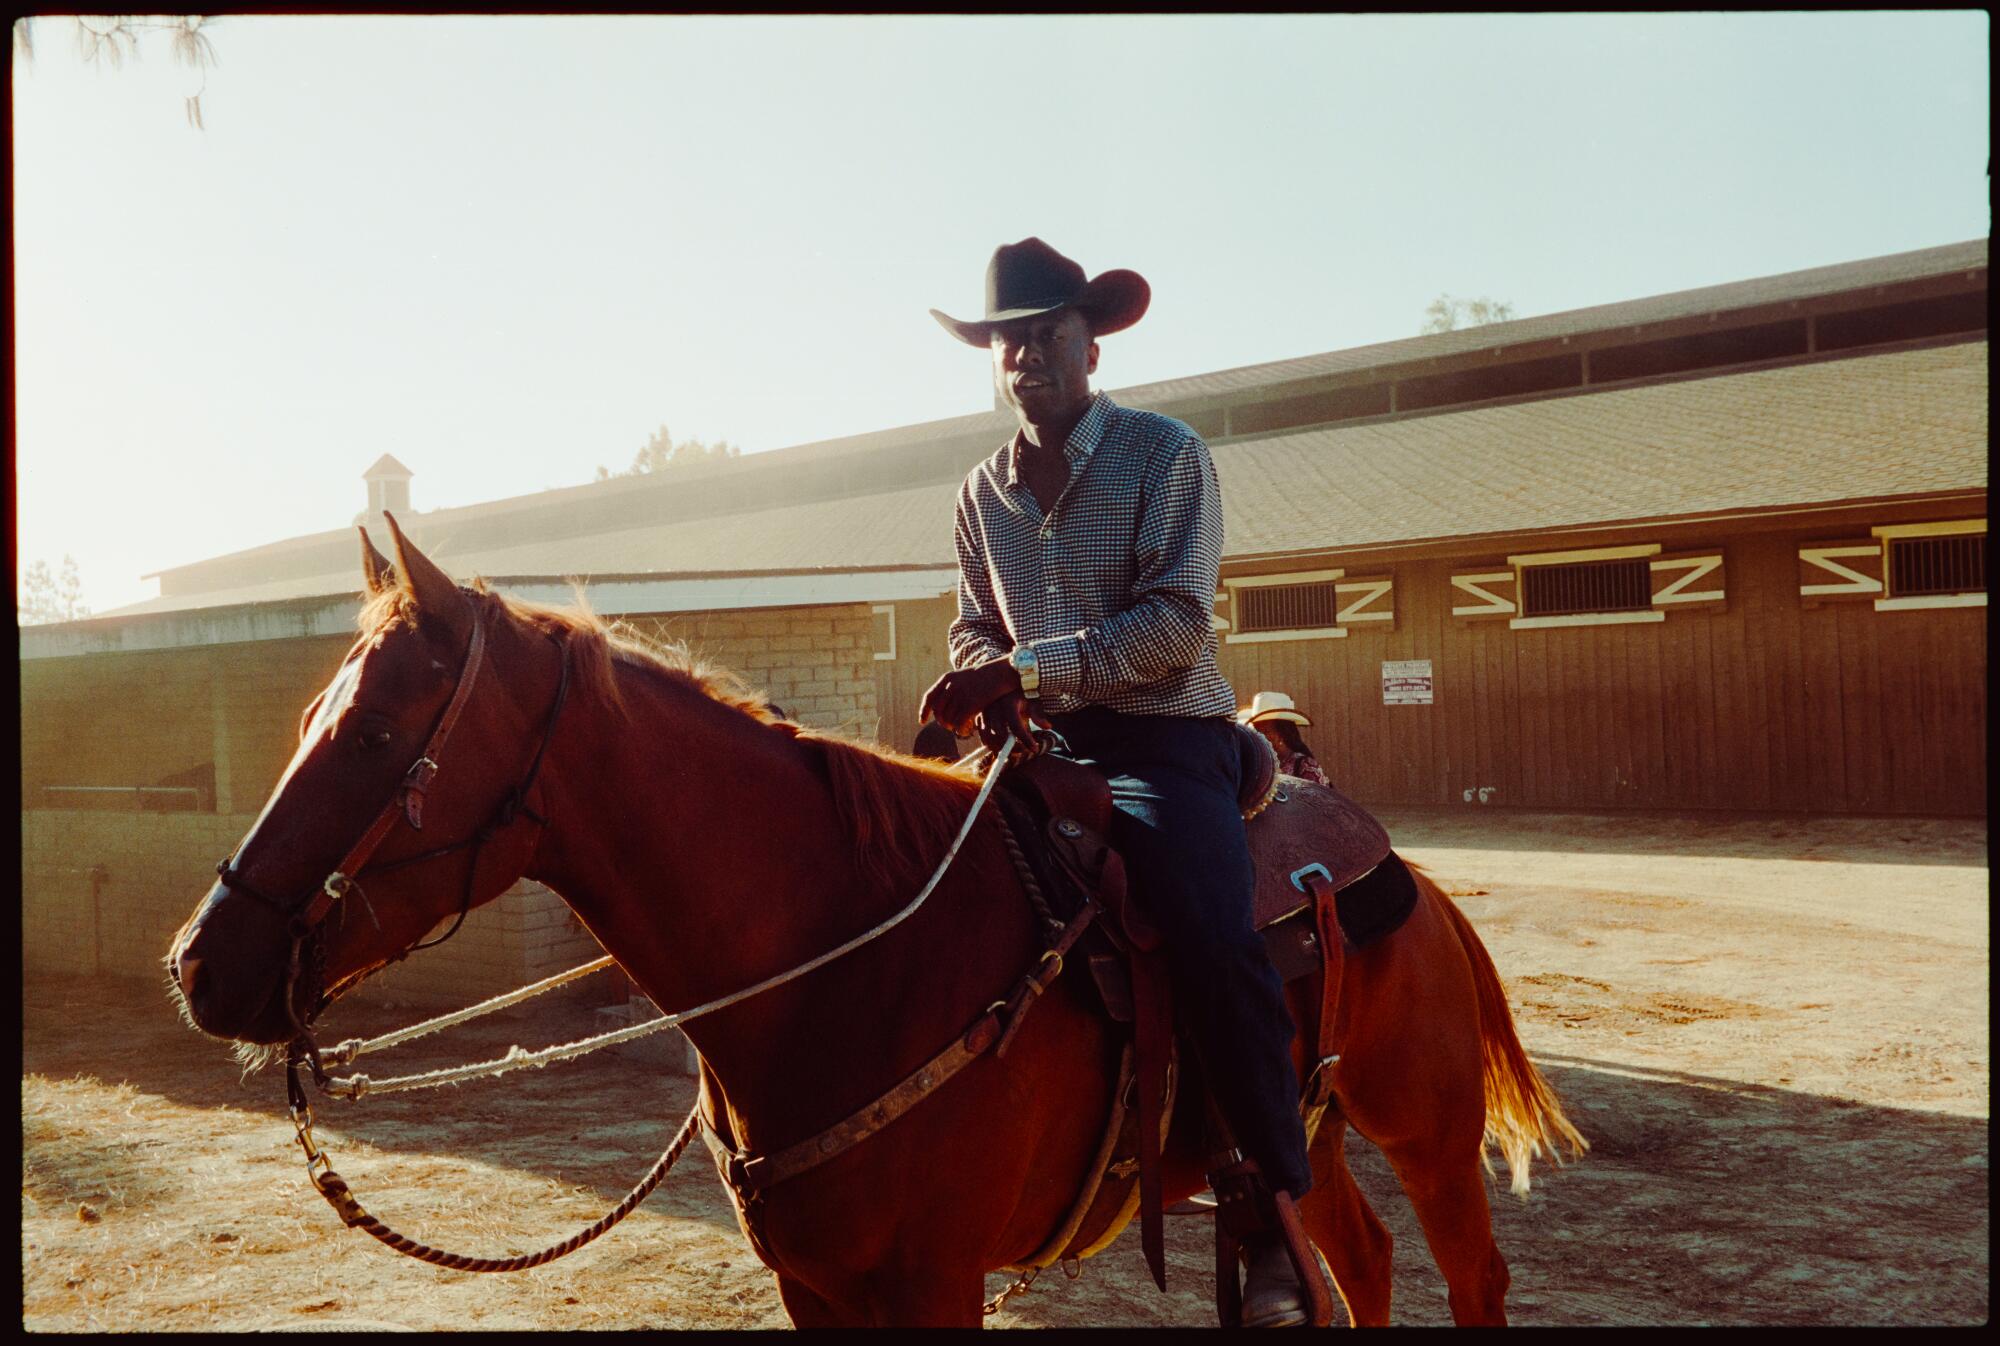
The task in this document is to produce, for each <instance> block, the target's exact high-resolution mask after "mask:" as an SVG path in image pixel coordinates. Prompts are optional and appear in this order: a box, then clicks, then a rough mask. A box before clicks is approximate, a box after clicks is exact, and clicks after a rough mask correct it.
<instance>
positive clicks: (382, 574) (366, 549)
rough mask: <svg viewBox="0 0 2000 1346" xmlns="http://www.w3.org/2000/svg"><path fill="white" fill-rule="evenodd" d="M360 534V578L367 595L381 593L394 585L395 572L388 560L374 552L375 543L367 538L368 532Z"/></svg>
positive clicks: (363, 529) (379, 553) (361, 530)
mask: <svg viewBox="0 0 2000 1346" xmlns="http://www.w3.org/2000/svg"><path fill="white" fill-rule="evenodd" d="M359 531H360V533H361V578H362V580H363V581H364V582H365V583H366V584H367V586H368V592H369V594H370V595H371V596H372V595H375V594H379V593H381V592H382V591H383V590H384V589H387V588H389V587H391V586H392V585H394V584H395V582H396V572H395V570H394V568H392V567H391V566H390V564H389V558H388V557H386V556H384V555H383V554H382V553H381V552H379V551H376V550H375V543H374V542H373V541H372V540H371V539H370V538H369V536H368V530H367V529H366V528H362V529H360V530H359Z"/></svg>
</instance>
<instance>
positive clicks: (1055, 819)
mask: <svg viewBox="0 0 2000 1346" xmlns="http://www.w3.org/2000/svg"><path fill="white" fill-rule="evenodd" d="M1239 729H1240V732H1241V739H1240V747H1241V751H1242V754H1243V771H1242V781H1243V784H1242V789H1241V791H1240V793H1239V799H1238V803H1239V806H1240V807H1241V808H1242V810H1243V815H1244V819H1245V821H1246V823H1247V825H1248V828H1247V830H1248V837H1249V842H1250V852H1251V857H1252V859H1253V861H1254V863H1255V866H1256V873H1257V886H1256V892H1255V896H1254V898H1253V901H1252V915H1253V920H1254V923H1255V926H1256V928H1257V929H1258V930H1259V931H1261V932H1262V933H1263V936H1264V941H1265V947H1266V948H1267V949H1268V950H1269V952H1270V955H1271V962H1272V964H1273V965H1274V966H1275V967H1276V968H1277V970H1278V974H1279V976H1280V977H1281V978H1282V979H1283V980H1284V981H1285V982H1286V983H1288V984H1290V983H1293V982H1301V981H1305V982H1306V983H1307V984H1306V985H1304V986H1302V987H1301V988H1299V989H1300V991H1301V992H1302V993H1303V994H1302V995H1301V996H1300V999H1302V1000H1303V1001H1304V1002H1305V1003H1307V1004H1309V1005H1311V1006H1313V1007H1314V1012H1313V1014H1312V1015H1311V1016H1310V1017H1309V1018H1308V1020H1307V1021H1305V1022H1302V1023H1301V1024H1300V1025H1299V1032H1300V1035H1301V1037H1302V1039H1303V1040H1304V1042H1305V1043H1306V1045H1307V1047H1308V1051H1309V1060H1310V1061H1311V1062H1312V1063H1313V1064H1312V1065H1311V1067H1310V1069H1309V1071H1308V1074H1307V1077H1306V1079H1305V1081H1304V1084H1303V1087H1302V1090H1301V1098H1300V1105H1299V1106H1300V1109H1301V1113H1302V1116H1303V1118H1304V1120H1305V1124H1306V1130H1307V1135H1308V1136H1310V1135H1311V1134H1312V1133H1313V1131H1314V1130H1315V1129H1316V1128H1317V1126H1318V1124H1319V1120H1320V1118H1321V1116H1322V1115H1323V1114H1324V1112H1325V1109H1326V1107H1327V1106H1328V1103H1329V1102H1330V1100H1331V1098H1332V1073H1331V1067H1332V1066H1333V1065H1334V1063H1335V1062H1336V1061H1337V1060H1338V1059H1339V1057H1338V1055H1337V1052H1336V1043H1337V1038H1336V1036H1335V1029H1336V1024H1335V1022H1334V1012H1335V1009H1336V1007H1337V1006H1338V1004H1339V998H1340V978H1341V969H1342V965H1343V962H1344V958H1345V953H1346V951H1347V950H1348V949H1349V948H1358V947H1361V946H1364V945H1367V944H1370V943H1373V942H1374V941H1375V940H1378V939H1380V938H1382V937H1384V936H1385V935H1387V934H1389V933H1390V932H1391V931H1393V930H1394V929H1396V928H1397V927H1398V926H1400V925H1401V924H1402V922H1403V920H1404V919H1405V918H1406V917H1407V916H1408V915H1409V912H1410V911H1411V909H1412V908H1413V907H1414V906H1415V903H1416V887H1415V884H1414V882H1413V881H1412V879H1411V877H1410V874H1409V871H1408V870H1407V869H1406V868H1405V867H1404V865H1403V863H1402V861H1401V860H1400V859H1399V858H1397V856H1396V855H1395V853H1394V852H1393V851H1392V850H1391V849H1390V845H1389V836H1388V833H1387V832H1385V831H1384V830H1383V828H1382V826H1381V824H1380V823H1378V822H1377V821H1376V820H1375V819H1374V818H1373V817H1371V816H1370V815H1369V813H1368V811H1367V810H1366V809H1363V808H1362V807H1361V806H1360V805H1359V804H1356V803H1355V802H1354V801H1353V800H1351V799H1349V798H1348V797H1347V796H1346V795H1344V794H1342V793H1341V792H1340V791H1339V790H1337V789H1334V788H1331V787H1327V786H1320V785H1314V784H1310V783H1308V782H1306V781H1303V780H1300V779H1298V778H1297V777H1292V776H1283V775H1280V774H1279V771H1278V761H1277V754H1276V753H1275V752H1274V751H1273V750H1272V748H1271V746H1270V744H1269V743H1268V742H1267V741H1266V740H1265V739H1264V737H1263V735H1261V734H1259V733H1257V732H1256V731H1255V730H1253V729H1250V728H1248V727H1242V726H1239ZM1002 781H1003V784H1005V785H1006V786H1008V787H1009V788H1008V789H1004V790H1003V791H1002V793H1001V796H1000V802H1001V804H1002V809H1003V812H1004V814H1005V815H1006V816H1007V818H1008V823H1009V827H1010V829H1011V830H1013V831H1014V832H1015V834H1016V835H1017V836H1019V837H1023V838H1024V839H1025V838H1026V837H1027V836H1033V837H1035V838H1036V839H1038V840H1039V841H1040V842H1041V845H1039V846H1037V845H1034V844H1032V843H1029V844H1027V845H1024V846H1023V848H1022V849H1023V851H1024V852H1025V858H1026V860H1027V862H1028V865H1029V868H1030V870H1031V871H1032V872H1034V873H1036V874H1037V875H1038V876H1039V877H1040V879H1041V883H1040V886H1041V887H1042V888H1043V889H1044V890H1045V892H1047V893H1049V894H1050V895H1051V897H1052V898H1053V902H1052V904H1051V908H1052V910H1051V912H1050V913H1049V914H1050V915H1051V916H1052V917H1053V918H1054V919H1056V920H1059V921H1068V920H1069V919H1071V918H1072V917H1073V916H1074V915H1075V913H1076V912H1077V911H1078V910H1079V909H1081V907H1082V906H1083V904H1084V903H1086V902H1090V903H1095V904H1096V905H1097V906H1098V908H1099V909H1100V912H1101V915H1100V918H1099V919H1098V920H1097V921H1096V922H1095V923H1094V925H1093V926H1092V928H1091V929H1090V930H1089V931H1088V932H1087V933H1086V934H1085V935H1084V937H1083V941H1082V945H1081V947H1080V948H1079V949H1078V952H1083V953H1085V954H1086V962H1087V965H1088V967H1089V968H1090V972H1091V978H1092V981H1093V983H1094V984H1095V986H1096V989H1097V993H1098V995H1099V997H1100V999H1101V1000H1102V1001H1103V1004H1104V1009H1105V1012H1106V1013H1107V1014H1108V1015H1109V1017H1110V1018H1111V1019H1112V1020H1113V1021H1115V1022H1116V1023H1118V1024H1121V1025H1128V1026H1129V1030H1128V1031H1129V1032H1130V1034H1131V1037H1130V1041H1129V1042H1128V1044H1127V1046H1126V1048H1125V1051H1124V1061H1123V1064H1122V1066H1121V1079H1120V1080H1119V1082H1118V1087H1117V1090H1116V1093H1115V1096H1114V1100H1113V1104H1112V1108H1111V1116H1110V1117H1109V1118H1108V1119H1107V1125H1106V1131H1105V1136H1104V1141H1103V1143H1102V1144H1101V1146H1100V1150H1101V1153H1100V1156H1099V1157H1100V1160H1101V1162H1100V1163H1098V1164H1097V1165H1095V1166H1094V1168H1093V1169H1092V1171H1091V1174H1090V1176H1089V1177H1088V1178H1087V1179H1086V1182H1085V1187H1084V1190H1083V1191H1082V1192H1081V1193H1080V1194H1079V1196H1078V1198H1077V1201H1076V1203H1075V1205H1074V1206H1073V1208H1072V1210H1071V1211H1070V1213H1069V1218H1068V1219H1067V1220H1065V1222H1064V1224H1063V1226H1062V1227H1061V1228H1059V1229H1058V1230H1057V1231H1056V1233H1055V1235H1054V1236H1053V1237H1052V1238H1051V1239H1050V1240H1049V1241H1048V1243H1047V1244H1045V1245H1044V1246H1043V1248H1042V1249H1041V1250H1040V1251H1039V1252H1038V1253H1037V1254H1036V1255H1035V1256H1034V1257H1032V1258H1030V1259H1028V1261H1026V1262H1024V1263H1022V1264H1021V1265H1020V1266H1019V1267H1015V1268H1009V1269H1010V1270H1016V1271H1023V1272H1025V1271H1031V1270H1037V1269H1040V1268H1042V1267H1046V1266H1049V1265H1051V1264H1054V1263H1056V1262H1063V1263H1069V1262H1073V1261H1080V1260H1081V1259H1082V1258H1084V1257H1088V1256H1090V1255H1091V1254H1093V1253H1095V1252H1097V1251H1099V1250H1100V1249H1102V1248H1104V1247H1105V1246H1107V1245H1108V1244H1109V1243H1111V1241H1112V1240H1113V1239H1115V1238H1116V1237H1117V1235H1118V1234H1119V1233H1120V1232H1121V1231H1122V1230H1123V1229H1124V1227H1125V1226H1126V1225H1127V1224H1128V1223H1129V1222H1130V1221H1131V1218H1132V1216H1133V1215H1134V1214H1135V1213H1137V1214H1138V1215H1139V1217H1140V1241H1141V1244H1142V1246H1143V1248H1144V1252H1145V1256H1146V1262H1147V1265H1148V1266H1149V1268H1150V1269H1151V1270H1152V1273H1153V1279H1154V1281H1155V1282H1156V1283H1157V1284H1159V1286H1160V1288H1161V1289H1165V1288H1166V1272H1165V1252H1164V1238H1163V1230H1162V1218H1161V1217H1162V1213H1163V1212H1162V1198H1161V1190H1160V1181H1161V1179H1160V1166H1161V1164H1160V1159H1161V1147H1162V1145H1163V1143H1164V1141H1165V1138H1166V1132H1167V1124H1168V1121H1169V1119H1170V1118H1171V1116H1172V1114H1173V1104H1174V1095H1175V1087H1176V1081H1177V1077H1178V1074H1179V1072H1178V1070H1177V1069H1176V1065H1177V1053H1176V1051H1175V1045H1174V1033H1173V1010H1172V994H1171V988H1170V983H1169V980H1168V976H1167V965H1166V958H1165V953H1164V950H1163V948H1162V941H1161V936H1160V934H1159V932H1158V930H1157V929H1156V928H1155V927H1154V926H1153V925H1152V923H1151V922H1150V921H1149V920H1148V919H1147V916H1146V913H1145V910H1144V906H1143V901H1144V895H1143V894H1138V895H1134V894H1132V893H1130V892H1128V891H1127V888H1126V882H1125V867H1124V863H1123V860H1122V858H1121V857H1120V856H1119V854H1118V853H1117V851H1116V849H1115V848H1114V847H1113V846H1112V845H1111V843H1110V841H1109V839H1108V838H1109V837H1110V834H1111V832H1110V829H1111V818H1112V802H1111V792H1110V788H1109V786H1108V785H1107V784H1106V782H1105V780H1104V777H1103V776H1102V775H1100V774H1099V773H1098V772H1097V771H1096V770H1094V769H1092V768H1090V767H1088V766H1085V765H1083V764H1081V763H1078V762H1075V761H1071V760H1069V759H1068V758H1064V757H1061V756H1058V755H1056V754H1054V753H1050V752H1044V753H1042V754H1039V755H1037V756H1035V757H1033V758H1030V759H1029V760H1028V761H1027V762H1026V763H1024V764H1022V765H1020V766H1017V767H1015V768H1013V769H1011V770H1010V771H1008V772H1007V774H1006V775H1004V776H1003V777H1002ZM1307 979H1312V981H1307ZM1313 981H1316V982H1317V985H1316V986H1315V985H1313V984H1312V982H1313ZM1205 1115H1206V1118H1207V1127H1208V1153H1209V1154H1210V1155H1211V1158H1210V1161H1209V1172H1210V1179H1211V1183H1212V1185H1213V1187H1214V1189H1215V1192H1216V1196H1217V1221H1216V1308H1217V1313H1218V1315H1219V1317H1220V1318H1221V1321H1222V1323H1223V1324H1224V1325H1225V1326H1233V1325H1236V1324H1238V1323H1239V1322H1240V1320H1241V1308H1242V1303H1241V1297H1240V1294H1241V1291H1240V1286H1239V1284H1238V1281H1237V1265H1238V1249H1239V1247H1240V1244H1241V1242H1242V1240H1243V1238H1244V1237H1246V1236H1247V1235H1250V1234H1253V1233H1255V1232H1257V1231H1260V1230H1273V1229H1275V1230H1276V1231H1277V1232H1279V1233H1281V1234H1282V1235H1283V1236H1284V1239H1285V1243H1286V1246H1287V1248H1288V1249H1289V1251H1290V1252H1291V1254H1292V1261H1293V1264H1294V1266H1295V1268H1296V1269H1297V1270H1298V1271H1299V1276H1300V1282H1301V1284H1302V1285H1303V1286H1304V1287H1305V1289H1306V1292H1307V1301H1308V1311H1309V1313H1310V1316H1311V1319H1312V1321H1313V1323H1314V1324H1315V1325H1319V1326H1324V1325H1325V1324H1326V1323H1328V1322H1329V1321H1330V1320H1331V1318H1332V1312H1333V1298H1332V1291H1331V1287H1330V1286H1328V1284H1327V1283H1326V1280H1325V1277H1324V1274H1323V1272H1322V1271H1321V1269H1320V1267H1319V1264H1318V1262H1317V1259H1316V1258H1315V1257H1314V1256H1313V1254H1312V1251H1311V1246H1310V1244H1309V1243H1308V1242H1307V1241H1306V1238H1305V1235H1304V1231H1303V1229H1302V1227H1300V1225H1299V1223H1298V1215H1297V1212H1296V1210H1295V1209H1293V1208H1292V1207H1291V1203H1290V1199H1289V1198H1288V1197H1285V1196H1284V1195H1283V1194H1278V1195H1277V1196H1276V1198H1275V1199H1274V1197H1273V1194H1271V1193H1270V1192H1269V1190H1268V1187H1267V1186H1266V1185H1265V1184H1264V1183H1263V1181H1262V1178H1261V1176H1260V1175H1259V1174H1258V1173H1257V1170H1256V1166H1255V1164H1254V1163H1252V1162H1250V1161H1247V1160H1245V1159H1244V1158H1243V1156H1242V1154H1241V1152H1240V1151H1238V1150H1237V1149H1236V1148H1235V1143H1234V1141H1233V1139H1232V1138H1231V1137H1230V1135H1229V1132H1228V1127H1227V1124H1226V1123H1225V1122H1224V1121H1223V1119H1222V1116H1221V1113H1220V1111H1219V1110H1218V1109H1217V1108H1216V1106H1215V1104H1214V1100H1213V1099H1212V1098H1209V1099H1206V1100H1205ZM1135 1178H1136V1179H1137V1182H1136V1187H1135V1183H1134V1179H1135Z"/></svg>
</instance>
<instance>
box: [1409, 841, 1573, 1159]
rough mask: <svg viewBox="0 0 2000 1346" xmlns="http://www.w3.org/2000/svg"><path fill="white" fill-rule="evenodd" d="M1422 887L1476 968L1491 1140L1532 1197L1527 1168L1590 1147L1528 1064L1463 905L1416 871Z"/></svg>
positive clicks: (1496, 979)
mask: <svg viewBox="0 0 2000 1346" xmlns="http://www.w3.org/2000/svg"><path fill="white" fill-rule="evenodd" d="M1417 879H1418V882H1419V883H1421V884H1423V885H1424V886H1425V887H1426V888H1427V889H1428V890H1429V891H1430V894H1431V896H1432V897H1434V898H1436V899H1437V902H1438V905H1439V907H1441V908H1442V909H1443V911H1444V914H1445V918H1446V919H1447V920H1449V921H1450V922H1451V928H1452V930H1453V932H1454V933H1456V934H1457V936H1458V942H1459V944H1460V945H1462V946H1463V947H1464V949H1465V958H1466V961H1467V962H1468V963H1470V964H1471V965H1472V984H1473V987H1474V989H1475V991H1476V993H1477V995H1478V999H1479V1055H1480V1060H1481V1066H1482V1070H1481V1073H1482V1076H1483V1080H1484V1084H1485V1087H1486V1139H1487V1140H1489V1141H1491V1142H1493V1143H1494V1144H1496V1145H1498V1146H1499V1147H1500V1152H1501V1153H1502V1154H1504V1155H1505V1156H1506V1157H1507V1167H1508V1168H1509V1169H1510V1170H1511V1171H1512V1173H1513V1176H1514V1180H1513V1183H1512V1184H1511V1188H1512V1191H1513V1193H1514V1195H1516V1196H1526V1195H1527V1194H1528V1163H1529V1161H1530V1160H1531V1159H1533V1158H1534V1156H1535V1155H1536V1154H1538V1153H1541V1154H1546V1155H1548V1157H1549V1160H1550V1162H1552V1163H1556V1164H1560V1163H1561V1162H1562V1152H1561V1150H1560V1149H1559V1148H1558V1144H1559V1143H1566V1144H1567V1145H1568V1146H1569V1148H1570V1153H1571V1154H1573V1155H1580V1154H1582V1153H1583V1152H1584V1151H1585V1150H1587V1149H1589V1148H1590V1142H1589V1141H1587V1140H1585V1139H1584V1138H1583V1136H1582V1134H1581V1133H1580V1132H1578V1131H1577V1129H1576V1128H1575V1127H1574V1126H1572V1125H1571V1124H1570V1120H1569V1118H1567V1117H1565V1116H1564V1115H1563V1110H1562V1104H1561V1103H1560V1102H1559V1101H1558V1100H1557V1099H1556V1091H1555V1090H1554V1089H1552V1088H1550V1087H1549V1082H1548V1081H1547V1080H1545V1079H1543V1078H1542V1072H1541V1071H1539V1070H1537V1069H1536V1068H1535V1063H1534V1062H1532V1061H1530V1060H1529V1059H1528V1053H1527V1052H1526V1051H1525V1050H1523V1049H1522V1047H1521V1039H1520V1037H1519V1036H1518V1035H1517V1034H1516V1033H1515V1032H1514V1015H1513V1012H1512V1011H1511V1010H1509V1009H1508V1008H1507V992H1506V990H1505V989H1504V988H1503V987H1502V986H1501V985H1500V974H1499V973H1498V972H1496V971H1495V970H1494V968H1493V959H1492V958H1491V957H1490V956H1488V954H1487V952H1486V946H1485V945H1484V944H1482V943H1480V941H1479V935H1478V933H1477V932H1476V931H1474V930H1473V928H1472V922H1471V921H1469V920H1467V919H1466V917H1465V913H1464V912H1462V911H1460V910H1459V909H1458V904H1457V903H1455V902H1453V901H1452V900H1451V899H1450V898H1449V897H1446V896H1445V894H1444V890H1443V889H1442V888H1439V887H1438V886H1437V884H1436V883H1435V882H1434V881H1433V880H1432V879H1431V877H1430V876H1429V875H1428V874H1424V873H1422V872H1421V871H1417ZM1480 1149H1481V1150H1482V1155H1481V1158H1482V1159H1485V1162H1486V1167H1487V1172H1489V1173H1490V1172H1492V1171H1493V1165H1492V1161H1491V1159H1488V1158H1486V1156H1485V1155H1484V1153H1483V1151H1484V1150H1485V1146H1484V1145H1482V1146H1481V1147H1480Z"/></svg>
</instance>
